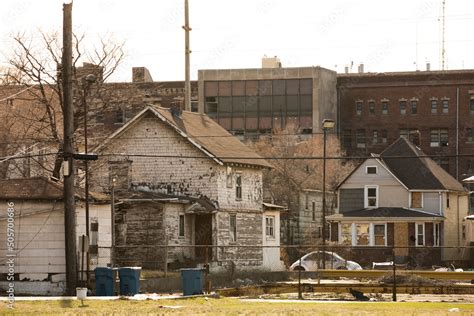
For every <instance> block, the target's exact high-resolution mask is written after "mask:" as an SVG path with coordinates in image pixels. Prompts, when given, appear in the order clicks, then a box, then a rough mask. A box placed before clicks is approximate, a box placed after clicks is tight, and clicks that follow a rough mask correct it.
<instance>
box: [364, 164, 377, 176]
mask: <svg viewBox="0 0 474 316" xmlns="http://www.w3.org/2000/svg"><path fill="white" fill-rule="evenodd" d="M369 168H375V173H370V172H369ZM378 172H379V170H378V167H377V166H365V174H378Z"/></svg>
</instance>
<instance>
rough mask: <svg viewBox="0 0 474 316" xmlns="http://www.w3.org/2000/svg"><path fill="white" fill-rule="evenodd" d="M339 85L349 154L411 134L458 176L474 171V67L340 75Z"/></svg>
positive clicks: (342, 131)
mask: <svg viewBox="0 0 474 316" xmlns="http://www.w3.org/2000/svg"><path fill="white" fill-rule="evenodd" d="M337 90H338V126H339V128H338V132H339V134H340V137H341V142H342V144H343V145H344V147H345V148H346V149H347V152H348V155H367V154H369V153H380V152H381V151H382V150H383V149H384V148H386V147H387V146H388V144H391V143H392V142H394V141H395V140H396V139H397V138H398V137H400V136H408V137H409V138H410V139H411V140H412V141H413V142H414V143H415V144H418V145H419V146H420V147H421V149H422V150H423V151H424V152H425V153H426V154H427V155H435V156H436V155H438V156H440V157H435V158H434V160H435V161H436V162H437V163H439V164H440V165H441V166H442V167H444V168H445V169H446V170H448V171H449V172H450V173H451V175H453V176H454V177H455V178H458V179H463V178H465V177H466V176H467V175H472V173H473V170H474V141H473V128H474V70H453V71H422V72H421V71H418V72H396V73H362V74H360V73H358V74H338V78H337ZM457 154H458V155H457Z"/></svg>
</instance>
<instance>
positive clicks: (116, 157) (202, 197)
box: [91, 106, 281, 269]
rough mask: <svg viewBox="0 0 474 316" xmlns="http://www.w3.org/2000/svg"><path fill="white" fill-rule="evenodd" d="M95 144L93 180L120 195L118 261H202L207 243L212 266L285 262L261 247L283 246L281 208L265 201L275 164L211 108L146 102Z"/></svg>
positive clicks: (100, 187)
mask: <svg viewBox="0 0 474 316" xmlns="http://www.w3.org/2000/svg"><path fill="white" fill-rule="evenodd" d="M96 152H97V153H98V154H99V157H100V158H99V160H98V161H97V162H94V165H93V170H94V171H93V179H92V180H91V185H92V186H93V187H94V188H95V189H96V190H100V191H102V192H111V191H112V190H113V191H114V195H115V196H116V197H117V198H116V201H115V205H116V206H115V209H116V219H115V231H116V233H117V240H116V244H115V246H116V254H117V257H116V262H117V263H120V262H123V263H125V262H126V263H128V264H130V263H134V264H141V265H142V266H150V267H156V266H160V265H161V264H163V261H165V262H166V265H168V264H173V263H176V264H183V263H184V264H186V263H188V264H195V263H197V262H204V261H206V258H205V254H206V252H207V254H208V258H207V260H209V261H210V263H211V268H218V267H225V266H241V267H258V268H266V269H275V268H277V267H278V268H279V267H280V266H281V265H280V257H279V252H275V251H273V252H272V251H270V252H264V251H263V249H262V246H263V245H264V241H266V240H267V239H271V238H274V240H275V243H274V244H272V245H277V246H279V216H278V214H277V209H275V210H276V211H275V210H273V213H272V214H271V215H268V219H267V218H265V215H264V209H263V198H262V169H264V168H270V167H271V166H270V165H269V164H268V163H267V162H266V161H265V160H264V159H262V157H260V156H259V155H258V154H256V153H255V152H254V151H253V150H251V149H250V148H249V147H247V146H245V145H244V144H242V143H241V142H240V141H239V140H238V139H237V138H235V137H234V136H233V135H231V134H229V133H228V132H227V131H226V130H225V129H224V128H222V127H221V126H219V125H218V124H217V123H216V122H214V121H213V120H212V119H210V118H209V117H207V116H206V115H203V114H198V113H192V112H186V111H180V110H179V109H177V108H172V109H166V108H161V107H153V106H147V107H146V108H145V109H144V110H143V111H141V112H140V113H138V114H137V115H136V116H135V117H134V118H132V119H131V120H130V121H129V122H128V123H126V124H125V125H124V126H122V128H120V129H119V130H117V131H116V132H114V133H113V134H112V135H111V136H109V137H108V138H107V139H106V140H105V141H104V142H103V143H102V144H100V145H99V146H98V147H97V149H96ZM265 225H266V226H265ZM267 228H268V229H267ZM277 237H278V238H277ZM203 245H206V246H208V247H203ZM165 246H166V247H165ZM206 248H207V250H206ZM165 249H166V250H165ZM265 256H271V257H270V258H264V257H265Z"/></svg>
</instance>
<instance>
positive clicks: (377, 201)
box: [364, 185, 379, 208]
mask: <svg viewBox="0 0 474 316" xmlns="http://www.w3.org/2000/svg"><path fill="white" fill-rule="evenodd" d="M374 188H375V206H370V207H369V200H368V196H367V193H368V189H374ZM377 207H379V186H378V185H366V186H364V208H377Z"/></svg>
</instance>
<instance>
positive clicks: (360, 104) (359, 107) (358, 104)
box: [355, 101, 363, 116]
mask: <svg viewBox="0 0 474 316" xmlns="http://www.w3.org/2000/svg"><path fill="white" fill-rule="evenodd" d="M355 105H356V115H357V116H361V115H362V113H363V102H362V101H356V104H355Z"/></svg>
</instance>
